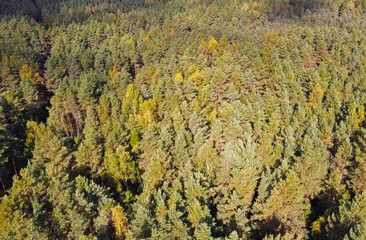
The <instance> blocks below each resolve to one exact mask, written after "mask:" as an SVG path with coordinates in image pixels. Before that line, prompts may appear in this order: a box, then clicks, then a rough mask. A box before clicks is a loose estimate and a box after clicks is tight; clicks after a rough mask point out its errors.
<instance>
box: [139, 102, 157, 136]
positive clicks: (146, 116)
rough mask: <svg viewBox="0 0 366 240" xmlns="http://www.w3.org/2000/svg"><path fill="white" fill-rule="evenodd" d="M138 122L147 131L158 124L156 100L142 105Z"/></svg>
mask: <svg viewBox="0 0 366 240" xmlns="http://www.w3.org/2000/svg"><path fill="white" fill-rule="evenodd" d="M136 120H137V121H138V122H139V124H140V125H141V127H142V128H143V129H147V128H148V126H150V125H153V124H154V123H155V122H156V102H155V100H154V99H149V100H146V101H143V102H142V103H140V107H139V114H137V115H136Z"/></svg>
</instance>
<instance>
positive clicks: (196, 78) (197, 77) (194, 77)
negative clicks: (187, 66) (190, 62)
mask: <svg viewBox="0 0 366 240" xmlns="http://www.w3.org/2000/svg"><path fill="white" fill-rule="evenodd" d="M189 79H190V80H191V81H193V82H194V83H195V84H196V85H197V86H198V87H201V85H202V80H203V77H202V74H201V71H200V70H199V69H196V70H195V71H194V72H193V73H192V74H191V76H189Z"/></svg>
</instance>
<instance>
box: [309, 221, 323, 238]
mask: <svg viewBox="0 0 366 240" xmlns="http://www.w3.org/2000/svg"><path fill="white" fill-rule="evenodd" d="M324 223H325V218H324V217H320V218H319V219H318V220H316V221H315V222H313V225H312V226H311V232H312V233H313V234H316V235H317V234H320V233H321V228H322V226H323V224H324Z"/></svg>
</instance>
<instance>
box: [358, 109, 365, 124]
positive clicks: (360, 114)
mask: <svg viewBox="0 0 366 240" xmlns="http://www.w3.org/2000/svg"><path fill="white" fill-rule="evenodd" d="M357 115H358V124H359V125H361V124H362V122H363V120H365V107H364V106H361V107H359V108H358V109H357Z"/></svg>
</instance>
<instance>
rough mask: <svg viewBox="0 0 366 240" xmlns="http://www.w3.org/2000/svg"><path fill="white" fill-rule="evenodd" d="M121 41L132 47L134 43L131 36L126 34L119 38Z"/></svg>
mask: <svg viewBox="0 0 366 240" xmlns="http://www.w3.org/2000/svg"><path fill="white" fill-rule="evenodd" d="M121 41H122V42H124V43H127V44H131V45H134V44H135V41H134V40H133V37H132V36H131V34H126V35H123V37H122V38H121Z"/></svg>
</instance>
